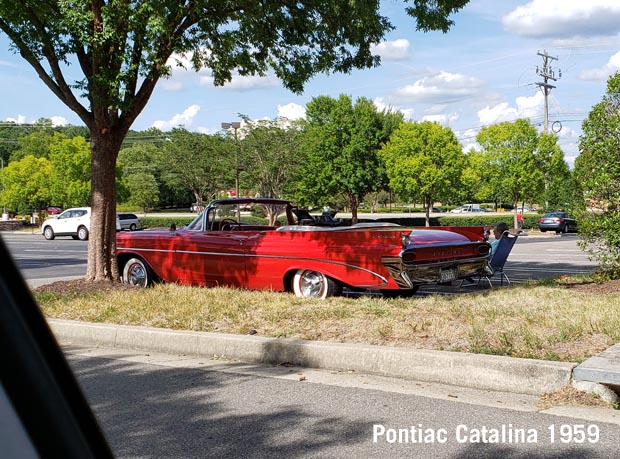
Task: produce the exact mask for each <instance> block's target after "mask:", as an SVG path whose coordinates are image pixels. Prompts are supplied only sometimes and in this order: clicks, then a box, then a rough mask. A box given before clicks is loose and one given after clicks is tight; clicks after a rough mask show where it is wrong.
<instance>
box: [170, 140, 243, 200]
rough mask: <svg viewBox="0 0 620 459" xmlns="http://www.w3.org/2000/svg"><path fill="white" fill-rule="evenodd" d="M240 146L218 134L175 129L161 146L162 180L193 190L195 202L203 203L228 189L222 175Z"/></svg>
mask: <svg viewBox="0 0 620 459" xmlns="http://www.w3.org/2000/svg"><path fill="white" fill-rule="evenodd" d="M235 148H236V146H235V145H234V143H232V142H226V139H224V138H222V137H220V136H218V135H207V134H201V133H198V132H190V131H188V130H186V129H184V128H176V129H173V130H172V131H171V132H170V133H169V142H165V143H164V145H163V146H162V148H161V156H160V159H159V163H160V164H162V165H163V166H164V167H165V172H164V173H163V174H162V179H163V180H164V181H165V182H167V183H170V184H174V183H178V184H181V185H182V186H183V187H185V188H186V189H188V190H191V192H192V195H193V197H194V202H196V204H197V205H199V206H202V205H203V201H205V200H207V201H209V200H210V199H212V198H213V197H214V196H215V194H216V193H217V192H218V191H220V190H222V189H223V188H224V186H225V185H224V183H223V181H222V177H223V176H224V175H225V174H226V172H227V171H228V170H229V169H230V167H227V166H228V165H229V164H231V163H232V160H231V159H230V158H232V157H233V156H234V154H235V152H234V150H235Z"/></svg>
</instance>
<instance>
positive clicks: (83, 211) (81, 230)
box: [41, 207, 90, 241]
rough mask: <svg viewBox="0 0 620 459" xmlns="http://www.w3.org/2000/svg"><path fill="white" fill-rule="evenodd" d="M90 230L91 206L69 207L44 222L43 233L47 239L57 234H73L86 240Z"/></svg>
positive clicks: (75, 237)
mask: <svg viewBox="0 0 620 459" xmlns="http://www.w3.org/2000/svg"><path fill="white" fill-rule="evenodd" d="M89 231H90V207H78V208H75V209H67V210H65V211H64V212H63V213H61V214H60V215H58V216H57V217H54V218H49V219H47V220H45V221H44V222H43V226H42V227H41V233H43V236H45V239H48V240H50V239H54V238H55V237H56V236H71V237H72V238H73V239H79V240H81V241H85V240H87V239H88V232H89Z"/></svg>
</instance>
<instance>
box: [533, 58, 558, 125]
mask: <svg viewBox="0 0 620 459" xmlns="http://www.w3.org/2000/svg"><path fill="white" fill-rule="evenodd" d="M538 55H539V56H541V57H542V58H543V66H542V68H538V66H537V67H536V74H537V75H538V76H541V77H542V79H543V81H542V82H538V83H536V85H537V86H538V87H539V88H540V90H541V91H542V93H543V95H544V96H545V124H544V130H545V132H548V130H549V102H548V100H547V98H548V96H549V93H550V92H551V90H552V89H553V88H555V86H553V85H551V84H549V80H551V81H558V78H562V70H559V71H558V77H557V78H556V76H555V72H554V70H553V69H552V68H551V65H549V63H550V62H551V61H557V60H558V58H557V57H553V56H549V55H548V54H547V51H546V50H545V51H543V52H542V53H541V52H540V51H539V52H538Z"/></svg>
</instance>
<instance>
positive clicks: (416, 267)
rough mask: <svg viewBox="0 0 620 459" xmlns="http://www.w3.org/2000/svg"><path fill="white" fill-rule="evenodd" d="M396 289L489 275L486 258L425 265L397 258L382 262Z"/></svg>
mask: <svg viewBox="0 0 620 459" xmlns="http://www.w3.org/2000/svg"><path fill="white" fill-rule="evenodd" d="M382 262H383V265H384V266H385V267H386V269H387V270H388V272H389V273H390V276H392V279H394V282H396V284H397V285H398V287H400V288H403V289H411V288H413V287H415V286H417V285H423V284H442V283H448V282H451V281H454V280H457V279H464V278H467V277H473V276H478V275H482V276H485V275H490V274H492V272H493V271H492V270H491V268H490V267H489V263H488V259H487V258H467V259H461V260H450V261H443V262H433V263H426V264H415V263H411V264H407V263H404V262H403V261H402V259H401V258H399V257H385V258H383V260H382Z"/></svg>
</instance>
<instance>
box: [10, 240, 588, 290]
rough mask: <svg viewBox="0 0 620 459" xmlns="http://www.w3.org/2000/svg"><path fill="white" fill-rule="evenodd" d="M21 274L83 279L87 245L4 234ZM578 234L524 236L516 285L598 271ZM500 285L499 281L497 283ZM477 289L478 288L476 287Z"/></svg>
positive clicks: (516, 253) (516, 251)
mask: <svg viewBox="0 0 620 459" xmlns="http://www.w3.org/2000/svg"><path fill="white" fill-rule="evenodd" d="M1 234H2V238H3V240H4V241H5V242H6V243H7V245H8V247H9V250H10V251H11V254H12V255H13V257H14V258H15V260H16V262H17V266H18V267H19V268H20V270H21V272H22V274H23V275H24V277H25V278H26V280H27V281H28V282H29V284H30V285H31V286H36V285H39V284H40V283H42V282H46V281H48V280H50V279H53V280H59V279H63V278H75V277H81V276H83V275H84V274H85V272H86V255H87V249H88V243H87V242H85V241H75V240H73V239H71V238H57V239H55V240H53V241H47V240H45V239H44V238H43V236H42V235H41V234H39V233H36V232H32V233H29V232H21V233H1ZM577 240H578V239H577V236H576V235H575V234H563V235H556V234H546V235H535V234H532V235H528V236H521V237H519V240H518V241H517V243H516V244H515V246H514V248H513V250H512V252H511V254H510V256H509V257H508V261H507V262H506V265H505V267H504V269H505V271H506V273H507V275H508V277H509V278H510V280H511V282H513V283H521V282H525V281H528V280H534V279H541V278H547V277H559V276H563V275H576V274H582V273H589V272H592V271H594V270H595V269H596V268H597V265H596V263H594V262H592V261H590V260H589V259H588V256H587V254H586V253H584V252H582V251H581V250H580V249H579V247H577ZM494 284H499V279H497V280H496V281H494ZM473 288H477V287H473ZM471 289H472V287H470V286H464V287H462V288H459V287H458V286H457V285H453V286H445V285H441V286H425V287H422V288H421V289H420V291H419V293H418V295H425V294H429V293H442V294H455V293H460V292H463V291H471Z"/></svg>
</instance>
